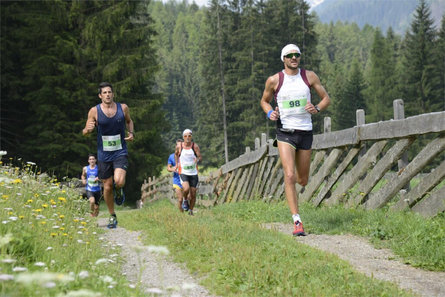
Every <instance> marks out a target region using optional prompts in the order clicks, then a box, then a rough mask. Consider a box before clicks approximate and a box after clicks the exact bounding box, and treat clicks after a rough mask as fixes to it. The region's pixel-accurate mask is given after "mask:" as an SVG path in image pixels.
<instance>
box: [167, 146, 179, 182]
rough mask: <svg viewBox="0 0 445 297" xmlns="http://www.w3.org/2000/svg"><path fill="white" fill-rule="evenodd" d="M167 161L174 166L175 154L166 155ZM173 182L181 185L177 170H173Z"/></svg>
mask: <svg viewBox="0 0 445 297" xmlns="http://www.w3.org/2000/svg"><path fill="white" fill-rule="evenodd" d="M167 162H168V163H167V164H170V165H171V166H173V167H175V166H176V162H175V154H171V155H170V156H169V157H168V161H167ZM173 184H175V185H178V186H181V179H180V178H179V174H178V173H177V172H173Z"/></svg>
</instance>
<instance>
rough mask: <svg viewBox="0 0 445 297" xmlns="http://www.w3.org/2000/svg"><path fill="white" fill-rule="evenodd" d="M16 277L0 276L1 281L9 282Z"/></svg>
mask: <svg viewBox="0 0 445 297" xmlns="http://www.w3.org/2000/svg"><path fill="white" fill-rule="evenodd" d="M13 279H14V276H13V275H11V274H0V281H2V282H3V281H9V280H13Z"/></svg>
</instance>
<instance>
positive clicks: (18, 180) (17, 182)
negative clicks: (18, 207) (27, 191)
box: [12, 178, 22, 184]
mask: <svg viewBox="0 0 445 297" xmlns="http://www.w3.org/2000/svg"><path fill="white" fill-rule="evenodd" d="M12 183H13V184H21V183H22V180H21V179H20V178H17V179H15V180H13V181H12Z"/></svg>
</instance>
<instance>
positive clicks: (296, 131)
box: [261, 44, 331, 236]
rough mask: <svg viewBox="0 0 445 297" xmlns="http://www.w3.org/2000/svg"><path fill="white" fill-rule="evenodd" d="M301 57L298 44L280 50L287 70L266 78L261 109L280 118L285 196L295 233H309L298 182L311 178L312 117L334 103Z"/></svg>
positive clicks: (280, 143) (278, 124)
mask: <svg viewBox="0 0 445 297" xmlns="http://www.w3.org/2000/svg"><path fill="white" fill-rule="evenodd" d="M300 58H301V52H300V49H299V48H298V46H296V45H295V44H288V45H286V46H285V47H284V48H283V49H282V50H281V61H283V63H284V70H283V71H282V73H281V74H280V73H276V74H274V75H272V76H270V77H269V78H268V79H267V80H266V86H265V88H264V92H263V96H262V98H261V108H262V109H263V111H264V112H265V113H266V114H267V117H268V118H269V119H270V120H272V121H277V140H278V151H279V154H280V158H281V163H282V165H283V171H284V189H285V195H286V199H287V203H288V205H289V209H290V211H291V213H292V218H293V221H294V231H293V235H294V236H304V235H306V234H305V233H304V229H303V223H302V221H301V218H300V215H299V209H298V195H297V191H296V189H295V183H297V182H298V183H299V184H300V185H302V186H305V185H306V184H307V182H308V178H309V168H310V163H311V147H312V138H313V134H312V119H311V116H312V115H313V114H316V113H319V112H321V111H322V110H324V109H326V108H327V107H328V105H329V104H330V102H331V100H330V98H329V95H328V93H327V92H326V90H325V89H324V87H323V86H322V85H321V82H320V79H319V78H318V76H317V75H316V74H315V73H314V72H313V71H309V70H304V69H302V68H299V67H298V66H299V64H300ZM311 88H312V89H314V90H315V91H316V92H317V94H318V96H319V97H320V98H321V101H320V102H319V103H318V104H317V105H315V104H314V103H312V101H311V93H310V89H311ZM274 97H275V98H276V100H277V105H278V106H277V107H276V108H275V110H273V108H272V106H271V105H270V102H271V100H272V99H273V98H274Z"/></svg>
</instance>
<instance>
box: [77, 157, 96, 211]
mask: <svg viewBox="0 0 445 297" xmlns="http://www.w3.org/2000/svg"><path fill="white" fill-rule="evenodd" d="M96 162H97V160H96V156H95V155H93V154H90V155H88V164H89V165H88V166H85V167H83V169H82V177H81V179H82V183H83V184H84V185H85V190H86V195H87V198H88V200H89V202H90V208H91V216H93V217H97V216H98V215H99V202H100V183H99V177H98V168H97V165H96Z"/></svg>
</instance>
